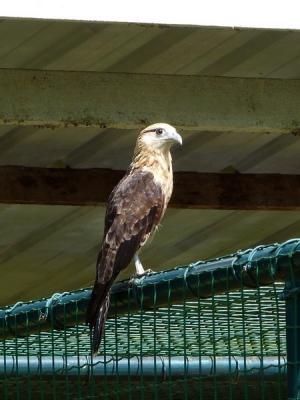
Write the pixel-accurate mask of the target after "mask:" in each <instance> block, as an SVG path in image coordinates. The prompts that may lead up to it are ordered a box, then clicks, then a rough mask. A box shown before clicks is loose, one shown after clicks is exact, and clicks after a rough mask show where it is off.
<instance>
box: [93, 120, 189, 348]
mask: <svg viewBox="0 0 300 400" xmlns="http://www.w3.org/2000/svg"><path fill="white" fill-rule="evenodd" d="M174 143H180V144H181V143H182V139H181V136H180V135H179V134H178V133H177V131H176V129H175V128H173V127H172V126H171V125H168V124H164V123H159V124H154V125H151V126H149V127H148V128H146V129H144V130H142V131H141V133H140V134H139V136H138V138H137V142H136V147H135V150H134V155H133V160H132V163H131V164H130V166H129V168H128V170H127V173H126V175H125V176H124V178H123V179H122V180H121V181H120V182H119V183H118V185H117V186H116V187H115V188H114V190H113V191H112V193H111V195H110V196H109V199H108V203H107V209H106V214H105V225H104V236H103V241H102V245H101V249H100V252H99V255H98V260H97V264H96V279H95V285H94V288H93V291H92V295H91V298H90V301H89V304H88V309H87V317H86V321H87V323H88V324H89V327H90V329H91V330H94V337H93V353H94V355H96V354H97V353H98V349H99V345H100V342H101V339H102V336H103V333H104V328H105V321H106V317H107V311H108V307H109V301H110V289H111V286H112V284H113V282H114V280H115V279H116V278H117V276H118V275H119V273H120V271H123V270H124V269H125V268H126V267H127V266H128V265H129V263H130V262H131V260H132V259H133V258H134V262H135V266H136V273H137V275H143V273H144V269H143V267H142V264H141V262H140V260H139V257H138V255H137V251H138V249H139V248H140V247H141V246H143V245H144V244H145V243H146V241H147V239H148V238H149V236H150V235H151V234H154V232H155V230H156V228H157V227H158V225H159V223H160V221H161V219H162V217H163V215H164V212H165V210H166V208H167V205H168V202H169V200H170V197H171V194H172V190H173V171H172V158H171V154H170V147H171V145H172V144H174Z"/></svg>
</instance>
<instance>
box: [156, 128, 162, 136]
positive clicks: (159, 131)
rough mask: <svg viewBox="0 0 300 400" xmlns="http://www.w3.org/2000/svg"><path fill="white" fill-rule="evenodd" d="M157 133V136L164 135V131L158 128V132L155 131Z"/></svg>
mask: <svg viewBox="0 0 300 400" xmlns="http://www.w3.org/2000/svg"><path fill="white" fill-rule="evenodd" d="M155 133H156V134H157V135H162V133H163V129H161V128H157V129H156V131H155Z"/></svg>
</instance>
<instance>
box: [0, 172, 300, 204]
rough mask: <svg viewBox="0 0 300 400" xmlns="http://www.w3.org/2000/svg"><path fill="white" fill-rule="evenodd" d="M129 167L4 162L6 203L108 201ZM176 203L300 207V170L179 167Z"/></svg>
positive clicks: (0, 182) (0, 195) (2, 199)
mask: <svg viewBox="0 0 300 400" xmlns="http://www.w3.org/2000/svg"><path fill="white" fill-rule="evenodd" d="M124 174H125V171H114V170H108V169H76V170H75V169H54V168H28V167H27V168H25V167H8V166H7V167H0V188H1V189H0V203H7V204H13V203H17V204H48V205H74V206H75V205H76V206H78V205H83V206H91V205H104V204H106V201H107V199H108V196H109V194H110V192H111V190H112V189H113V187H114V186H115V185H116V184H117V182H118V181H119V180H120V179H121V178H122V177H123V176H124ZM169 206H170V207H173V208H194V209H219V210H225V209H227V210H229V209H230V210H232V209H233V210H300V176H299V175H278V174H270V175H265V174H216V173H198V172H175V173H174V192H173V196H172V198H171V201H170V205H169Z"/></svg>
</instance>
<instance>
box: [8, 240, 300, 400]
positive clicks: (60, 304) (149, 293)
mask: <svg viewBox="0 0 300 400" xmlns="http://www.w3.org/2000/svg"><path fill="white" fill-rule="evenodd" d="M299 288H300V239H293V240H289V241H287V242H285V243H283V244H281V245H278V244H273V245H269V246H259V247H256V248H255V249H249V250H247V251H244V252H238V253H236V254H231V255H229V256H226V257H222V258H219V259H214V260H209V261H207V262H198V263H196V264H191V265H188V266H183V267H177V268H175V269H172V270H169V271H164V272H161V273H156V274H152V275H150V276H147V277H144V278H143V279H142V280H134V281H133V282H130V283H129V281H123V282H119V283H117V284H115V285H114V286H113V291H112V299H111V306H110V310H109V319H108V321H107V326H106V332H105V338H104V340H103V342H102V344H101V348H100V352H99V356H97V357H92V356H91V354H92V351H91V335H90V332H89V330H88V328H87V327H86V326H85V325H84V320H85V311H86V306H87V303H88V299H89V296H90V290H83V289H82V290H78V291H76V292H72V293H63V294H55V295H53V296H52V297H51V298H49V299H41V300H39V301H32V302H29V303H17V304H16V305H15V306H13V307H5V308H3V309H2V310H0V330H1V336H2V343H1V345H0V394H1V396H0V398H1V399H8V400H13V399H45V400H46V399H72V400H73V399H137V398H138V399H161V398H168V399H205V400H209V399H214V400H215V399H226V400H227V399H251V400H252V399H288V398H289V399H298V398H300V378H299V376H300V305H299V291H300V289H299Z"/></svg>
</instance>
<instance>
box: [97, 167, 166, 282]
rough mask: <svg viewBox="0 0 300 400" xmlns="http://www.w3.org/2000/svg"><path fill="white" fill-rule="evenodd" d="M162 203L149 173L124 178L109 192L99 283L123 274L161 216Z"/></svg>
mask: <svg viewBox="0 0 300 400" xmlns="http://www.w3.org/2000/svg"><path fill="white" fill-rule="evenodd" d="M164 209H165V199H164V194H163V192H162V189H161V186H160V185H158V184H157V183H156V182H155V180H154V176H153V173H152V172H148V171H136V172H134V173H131V174H129V175H126V176H125V177H124V178H123V180H122V181H121V182H120V183H119V184H118V185H117V186H116V188H115V190H114V191H113V192H112V194H111V196H110V198H109V201H108V205H107V210H106V216H105V230H104V238H103V243H102V247H101V256H100V257H99V258H98V262H97V270H98V271H97V272H98V282H99V283H105V282H108V281H109V280H110V278H111V277H112V276H113V275H114V274H115V273H118V272H120V271H122V270H124V269H125V268H126V267H127V266H128V264H129V263H130V261H131V260H132V258H133V256H134V254H135V253H136V252H137V250H138V249H139V247H140V245H141V243H143V242H144V241H145V239H146V237H147V235H148V234H149V233H150V232H151V230H152V229H153V228H154V227H155V226H157V225H158V224H159V222H160V220H161V218H162V216H163V213H164Z"/></svg>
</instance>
